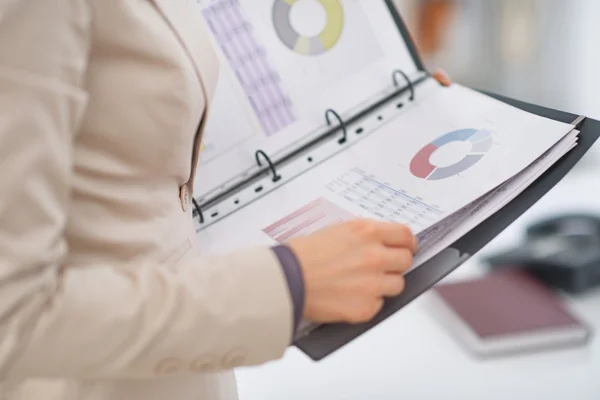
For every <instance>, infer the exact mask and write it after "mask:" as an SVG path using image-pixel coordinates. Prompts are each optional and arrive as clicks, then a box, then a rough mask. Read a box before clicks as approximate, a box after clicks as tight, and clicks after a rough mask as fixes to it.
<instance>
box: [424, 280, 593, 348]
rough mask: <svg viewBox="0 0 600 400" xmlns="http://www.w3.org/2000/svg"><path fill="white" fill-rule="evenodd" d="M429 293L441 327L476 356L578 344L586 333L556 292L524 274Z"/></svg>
mask: <svg viewBox="0 0 600 400" xmlns="http://www.w3.org/2000/svg"><path fill="white" fill-rule="evenodd" d="M433 293H434V295H435V296H434V297H436V298H437V302H438V305H439V307H438V309H439V310H440V311H441V312H440V313H438V317H439V318H440V320H441V321H442V323H443V324H444V326H446V327H447V328H449V330H450V331H451V332H452V334H453V335H454V336H455V337H456V338H457V339H458V340H459V341H460V342H461V343H462V344H463V345H465V346H466V347H467V348H468V349H469V350H470V351H472V352H474V353H475V354H477V355H480V356H483V355H500V354H508V353H515V352H523V351H532V350H540V349H543V348H549V347H565V346H573V345H581V344H584V343H586V342H587V341H588V340H589V337H590V335H591V332H590V329H589V328H588V327H587V326H585V325H584V324H583V323H582V322H581V321H580V320H579V319H578V318H577V317H575V316H574V315H573V314H572V313H571V312H570V311H569V310H568V309H567V308H566V306H565V305H564V304H563V302H562V301H561V299H560V298H559V296H558V295H557V294H555V293H554V292H553V291H552V290H550V289H549V288H547V287H546V286H544V285H543V284H541V283H540V282H538V281H537V280H536V279H535V278H533V277H532V276H530V275H528V274H526V273H525V272H521V271H517V270H504V271H499V272H494V273H492V274H489V275H487V276H484V277H483V278H479V279H475V280H470V281H466V282H458V283H449V284H440V285H438V286H436V287H434V289H433Z"/></svg>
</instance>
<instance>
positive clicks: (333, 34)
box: [273, 0, 344, 55]
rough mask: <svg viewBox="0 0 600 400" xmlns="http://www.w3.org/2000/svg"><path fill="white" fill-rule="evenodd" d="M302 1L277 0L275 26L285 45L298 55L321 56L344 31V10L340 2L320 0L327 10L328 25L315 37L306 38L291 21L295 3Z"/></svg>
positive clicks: (274, 11)
mask: <svg viewBox="0 0 600 400" xmlns="http://www.w3.org/2000/svg"><path fill="white" fill-rule="evenodd" d="M298 1H302V0H275V4H274V5H273V25H274V26H275V32H276V33H277V36H279V39H280V40H281V41H282V42H283V44H284V45H285V46H286V47H288V48H289V49H291V50H293V51H295V52H296V53H299V54H303V55H319V54H323V53H325V52H327V51H328V50H329V49H331V48H332V47H333V46H335V44H336V43H337V41H338V40H339V38H340V36H341V35H342V30H343V29H344V9H343V8H342V5H341V3H340V1H339V0H318V1H319V3H320V4H321V5H322V6H323V8H324V9H325V14H326V20H327V22H326V24H325V27H324V28H323V30H322V31H321V32H320V33H319V34H318V35H315V36H304V35H301V34H300V33H298V32H296V30H295V29H294V27H293V26H292V23H291V21H290V14H291V11H292V7H293V6H294V4H295V3H297V2H298Z"/></svg>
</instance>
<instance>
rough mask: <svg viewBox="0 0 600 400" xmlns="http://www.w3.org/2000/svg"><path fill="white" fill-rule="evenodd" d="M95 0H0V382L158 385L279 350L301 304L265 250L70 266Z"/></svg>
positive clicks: (252, 360) (256, 359)
mask: <svg viewBox="0 0 600 400" xmlns="http://www.w3.org/2000/svg"><path fill="white" fill-rule="evenodd" d="M89 3H91V2H90V1H89V0H0V166H1V168H0V171H1V172H0V381H2V380H13V379H22V378H30V377H43V378H47V377H50V378H74V379H152V378H155V377H161V376H165V375H186V374H195V373H200V372H206V371H214V370H221V369H229V368H232V367H237V366H244V365H255V364H259V363H262V362H265V361H268V360H272V359H275V358H278V357H280V356H281V355H282V354H283V353H284V351H285V349H286V347H287V346H288V345H289V343H290V340H291V338H292V326H293V307H292V300H291V297H290V293H289V290H288V287H287V283H286V279H285V276H284V273H283V272H282V269H281V266H280V264H279V262H278V260H277V257H276V255H275V253H274V252H273V251H272V250H271V249H269V248H266V247H265V248H262V247H258V248H250V249H244V250H240V251H239V252H236V253H234V254H229V255H221V256H214V257H205V258H197V259H194V258H193V257H192V258H190V259H188V261H185V262H184V265H182V266H181V269H180V270H179V271H178V273H177V275H175V274H173V273H170V272H169V271H167V270H166V269H164V268H161V267H160V265H158V264H155V263H151V262H149V263H146V264H143V265H140V264H136V265H95V264H94V265H92V264H91V265H67V264H65V260H66V257H65V256H66V255H67V254H68V251H69V250H68V246H67V243H66V241H65V239H64V237H63V231H64V229H65V224H66V220H67V219H68V207H69V191H70V188H69V187H70V181H71V178H72V163H71V161H72V157H73V155H72V147H73V146H72V144H73V141H74V135H75V133H74V132H76V131H77V129H78V124H79V122H80V119H81V116H82V114H83V113H84V111H85V105H86V100H87V93H86V91H85V74H86V68H87V56H88V51H89V48H90V41H91V38H90V25H91V22H92V11H91V10H90V5H89Z"/></svg>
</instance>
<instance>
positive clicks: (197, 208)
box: [192, 197, 204, 224]
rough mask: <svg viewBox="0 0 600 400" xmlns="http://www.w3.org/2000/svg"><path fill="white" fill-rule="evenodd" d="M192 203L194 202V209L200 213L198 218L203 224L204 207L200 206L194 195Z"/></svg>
mask: <svg viewBox="0 0 600 400" xmlns="http://www.w3.org/2000/svg"><path fill="white" fill-rule="evenodd" d="M192 203H193V204H194V209H195V210H196V214H198V219H199V220H200V223H201V224H203V223H204V214H203V213H202V209H201V208H200V205H199V204H198V202H197V201H196V199H194V198H193V197H192Z"/></svg>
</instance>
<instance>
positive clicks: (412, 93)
mask: <svg viewBox="0 0 600 400" xmlns="http://www.w3.org/2000/svg"><path fill="white" fill-rule="evenodd" d="M398 74H400V75H402V77H403V78H404V80H405V81H406V82H407V83H408V88H409V89H410V97H409V98H408V99H409V100H410V101H413V100H414V99H415V87H414V86H413V83H412V82H411V81H410V79H408V76H407V75H406V74H405V73H404V72H402V71H401V70H399V69H397V70H395V71H394V72H393V73H392V80H393V81H394V86H395V87H398V85H399V84H398Z"/></svg>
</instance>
